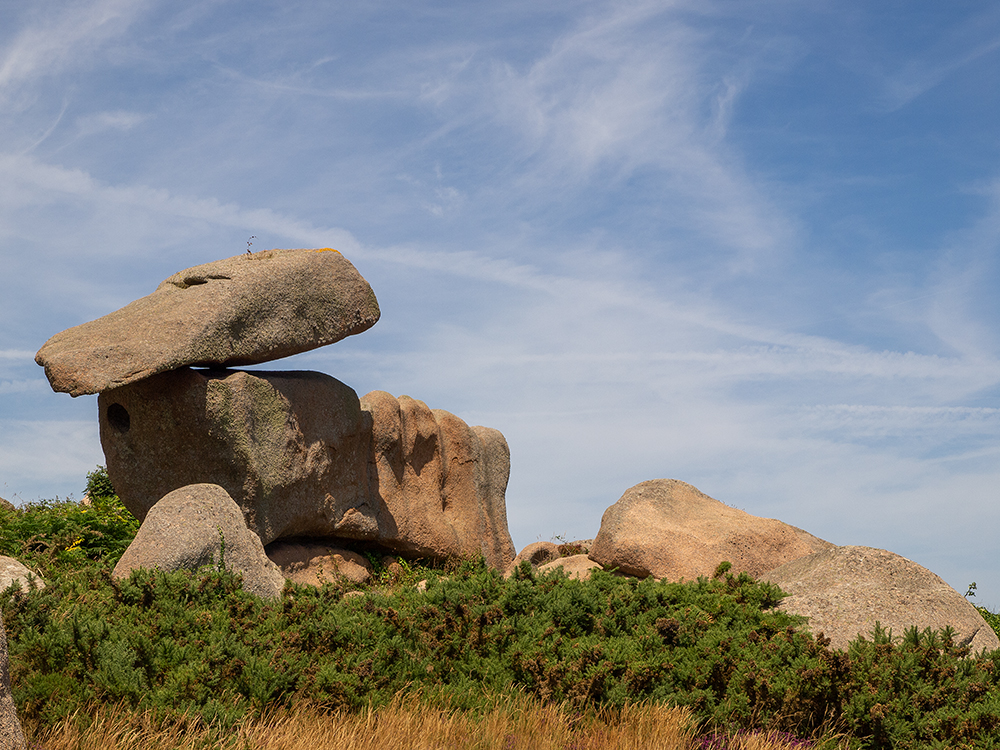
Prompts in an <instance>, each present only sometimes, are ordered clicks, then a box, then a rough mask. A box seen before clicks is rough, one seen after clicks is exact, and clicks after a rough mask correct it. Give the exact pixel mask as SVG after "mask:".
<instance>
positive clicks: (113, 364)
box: [35, 248, 379, 396]
mask: <svg viewBox="0 0 1000 750" xmlns="http://www.w3.org/2000/svg"><path fill="white" fill-rule="evenodd" d="M378 319H379V307H378V302H377V300H376V299H375V293H374V292H373V291H372V288H371V286H369V284H368V282H367V281H365V279H364V278H363V277H362V276H361V274H360V273H358V271H357V269H355V268H354V266H353V265H351V263H350V261H348V260H347V259H346V258H345V257H344V256H343V255H341V254H340V253H339V252H337V251H336V250H331V249H329V248H325V249H322V250H265V251H262V252H259V253H253V254H244V255H237V256H235V257H233V258H226V259H225V260H219V261H214V262H212V263H206V264H204V265H201V266H195V267H193V268H188V269H186V270H184V271H179V272H178V273H176V274H174V275H173V276H171V277H170V278H168V279H166V280H165V281H164V282H163V283H161V284H160V285H159V286H158V287H157V288H156V291H154V292H153V293H152V294H149V295H147V296H145V297H142V298H141V299H137V300H136V301H135V302H132V303H130V304H128V305H126V306H125V307H123V308H122V309H120V310H116V311H115V312H113V313H110V314H108V315H105V316H104V317H102V318H98V319H97V320H92V321H90V322H89V323H84V324H82V325H78V326H75V327H73V328H69V329H67V330H65V331H62V332H61V333H57V334H56V335H55V336H53V337H52V338H50V339H49V340H48V341H47V342H45V344H44V345H43V346H42V348H41V349H40V350H39V351H38V354H37V355H36V357H35V361H36V362H38V364H40V365H42V366H44V367H45V374H46V376H47V377H48V379H49V383H50V384H51V386H52V389H53V390H55V391H60V392H65V393H69V394H71V395H73V396H79V395H82V394H86V393H101V392H103V391H106V390H110V389H112V388H116V387H119V386H122V385H128V384H129V383H135V382H138V381H140V380H143V379H144V378H147V377H149V376H151V375H155V374H157V373H161V372H167V371H169V370H175V369H177V368H180V367H184V366H187V365H206V366H219V367H231V366H245V365H250V364H259V363H261V362H270V361H273V360H276V359H280V358H281V357H287V356H289V355H291V354H298V353H300V352H305V351H309V350H311V349H315V348H317V347H320V346H325V345H327V344H332V343H335V342H337V341H340V340H341V339H343V338H345V337H346V336H351V335H353V334H357V333H361V332H362V331H366V330H368V329H369V328H371V327H372V326H373V325H375V323H376V322H377V321H378Z"/></svg>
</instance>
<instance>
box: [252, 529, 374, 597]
mask: <svg viewBox="0 0 1000 750" xmlns="http://www.w3.org/2000/svg"><path fill="white" fill-rule="evenodd" d="M264 551H265V552H266V553H267V556H268V558H269V559H270V560H271V562H273V563H274V564H275V565H277V566H278V567H279V568H280V569H281V574H282V575H283V576H285V578H287V579H288V580H289V581H292V582H293V583H299V584H303V585H307V586H322V585H323V584H324V583H326V582H328V581H335V580H337V579H338V578H342V579H345V580H347V581H349V582H350V583H354V584H363V583H368V581H370V580H371V577H372V566H371V563H370V562H368V560H367V558H365V557H364V555H359V554H358V553H357V552H352V551H351V550H345V549H340V548H338V547H336V546H330V545H326V544H322V543H318V542H307V541H302V542H296V541H286V540H279V541H277V542H271V544H269V545H267V547H265V548H264Z"/></svg>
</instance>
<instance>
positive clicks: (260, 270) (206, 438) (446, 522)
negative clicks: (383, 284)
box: [35, 249, 514, 574]
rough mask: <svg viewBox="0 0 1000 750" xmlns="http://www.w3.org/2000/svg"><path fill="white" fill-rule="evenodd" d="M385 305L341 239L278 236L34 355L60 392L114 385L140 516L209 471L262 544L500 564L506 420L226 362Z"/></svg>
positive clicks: (112, 441) (367, 317) (105, 406)
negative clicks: (478, 421) (358, 543)
mask: <svg viewBox="0 0 1000 750" xmlns="http://www.w3.org/2000/svg"><path fill="white" fill-rule="evenodd" d="M378 318H379V307H378V302H377V300H376V299H375V294H374V292H373V291H372V288H371V286H370V285H369V284H368V282H367V281H365V279H364V278H363V277H362V276H361V274H360V273H358V271H357V270H356V269H355V268H354V266H353V265H352V264H351V263H350V262H349V261H348V260H347V259H346V258H344V257H343V256H342V255H341V254H340V253H339V252H337V251H336V250H330V249H323V250H268V251H263V252H259V253H254V254H244V255H239V256H236V257H233V258H228V259H226V260H221V261H217V262H214V263H208V264H205V265H202V266H196V267H194V268H189V269H187V270H185V271H181V272H180V273H177V274H174V275H173V276H171V277H170V278H168V279H167V280H165V281H164V282H163V283H162V284H160V285H159V286H158V287H157V289H156V291H154V292H153V293H152V294H150V295H148V296H146V297H143V298H142V299H139V300H136V301H135V302H132V303H131V304H129V305H127V306H125V307H123V308H122V309H120V310H117V311H116V312H113V313H111V314H109V315H106V316H104V317H103V318H99V319H97V320H94V321H91V322H89V323H84V324H83V325H79V326H76V327H74V328H70V329H68V330H66V331H63V332H62V333H58V334H56V335H55V336H53V337H52V338H51V339H49V341H47V342H46V343H45V345H44V346H43V347H42V348H41V350H39V352H38V354H37V356H36V357H35V360H36V361H37V362H38V363H39V364H40V365H42V366H44V367H45V374H46V376H47V377H48V379H49V383H50V384H51V385H52V388H53V390H55V391H59V392H66V393H69V394H71V395H73V396H79V395H81V394H92V393H98V394H100V395H99V398H98V408H99V414H100V417H99V418H100V430H101V445H102V447H103V449H104V454H105V457H106V459H107V467H108V475H109V478H110V479H111V482H112V484H113V485H114V487H115V490H116V491H117V492H118V495H119V497H120V498H121V499H122V501H123V502H124V503H125V505H126V507H127V508H128V509H129V510H130V511H131V512H132V513H133V514H135V516H136V517H137V518H138V519H139V520H140V521H142V520H144V519H145V518H146V515H147V513H148V512H149V511H150V509H151V508H152V507H153V506H154V505H155V504H156V503H157V502H158V501H159V500H160V499H161V498H163V497H164V496H166V495H167V494H169V493H171V492H172V491H174V490H177V489H179V488H182V487H187V486H190V485H199V484H212V485H218V486H219V487H221V488H223V489H224V490H225V491H226V492H227V493H228V494H229V496H230V497H231V498H232V499H233V500H234V501H235V503H236V505H237V506H238V507H239V508H240V510H241V511H242V513H243V517H244V520H245V522H246V525H247V527H248V528H249V529H250V530H251V531H253V532H254V533H255V534H256V536H257V537H259V539H260V542H261V543H262V544H265V545H266V544H268V543H270V542H273V541H275V540H278V539H288V538H297V537H311V538H322V539H334V540H335V539H354V540H366V541H368V542H371V543H373V544H377V545H379V546H381V547H384V548H386V549H388V550H392V551H396V552H398V553H401V554H406V555H410V556H423V557H431V558H444V557H447V556H451V555H454V556H470V555H476V554H482V555H483V556H484V557H485V559H486V561H487V563H488V564H490V565H491V566H493V567H496V568H498V569H501V570H502V569H503V568H504V567H506V565H507V564H508V563H509V562H510V560H511V559H512V558H513V557H514V549H513V543H512V542H511V538H510V533H509V531H508V530H507V519H506V506H505V499H504V495H505V492H506V487H507V478H508V474H509V471H510V454H509V451H508V448H507V443H506V441H505V440H504V437H503V435H501V434H500V433H499V432H498V431H496V430H492V429H489V428H486V427H470V426H468V425H467V424H465V422H463V421H462V420H461V419H459V418H458V417H456V416H454V415H453V414H449V413H448V412H444V411H440V410H431V409H428V408H427V407H426V406H425V405H424V404H423V403H422V402H420V401H417V400H415V399H411V398H409V397H408V396H401V397H400V398H398V399H397V398H394V397H393V396H390V395H389V394H388V393H384V392H381V391H375V392H372V393H369V394H368V395H367V396H365V397H364V398H362V399H359V398H358V396H357V394H356V393H355V391H354V390H353V389H352V388H350V387H349V386H347V385H345V384H344V383H341V382H340V381H338V380H336V379H334V378H332V377H330V376H328V375H324V374H322V373H318V372H301V371H295V372H264V371H243V370H234V369H230V368H232V367H238V366H245V365H251V364H259V363H263V362H269V361H273V360H276V359H279V358H281V357H286V356H289V355H292V354H296V353H299V352H305V351H309V350H311V349H315V348H317V347H320V346H325V345H327V344H332V343H335V342H337V341H340V340H341V339H343V338H345V337H346V336H351V335H353V334H357V333H362V332H363V331H366V330H367V329H369V328H370V327H371V326H373V325H374V324H375V323H376V321H378ZM137 539H138V537H137ZM123 559H124V558H123ZM137 559H138V558H137ZM119 572H121V573H123V574H127V571H119Z"/></svg>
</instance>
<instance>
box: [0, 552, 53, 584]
mask: <svg viewBox="0 0 1000 750" xmlns="http://www.w3.org/2000/svg"><path fill="white" fill-rule="evenodd" d="M14 581H17V582H18V583H20V584H21V591H31V589H32V587H34V588H36V589H44V588H45V581H43V580H42V579H41V578H39V577H38V575H37V574H35V573H34V572H32V571H31V570H29V569H28V568H27V567H25V566H24V564H23V563H21V562H20V561H19V560H15V559H14V558H13V557H4V556H2V555H0V591H4V590H5V589H6V588H7V587H8V586H10V585H11V584H12V583H14Z"/></svg>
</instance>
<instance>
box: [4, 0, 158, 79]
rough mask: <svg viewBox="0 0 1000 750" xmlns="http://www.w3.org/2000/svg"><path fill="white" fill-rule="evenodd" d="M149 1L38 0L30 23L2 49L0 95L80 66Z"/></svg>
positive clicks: (122, 30)
mask: <svg viewBox="0 0 1000 750" xmlns="http://www.w3.org/2000/svg"><path fill="white" fill-rule="evenodd" d="M147 4H148V3H146V2H144V1H143V0H97V1H96V2H81V3H77V4H76V5H69V6H63V7H60V8H58V9H53V8H51V7H49V8H45V7H43V6H44V5H45V4H42V3H39V4H38V6H37V7H36V8H34V10H35V11H36V12H30V11H29V12H28V13H27V14H26V16H27V19H28V22H29V25H27V26H26V27H25V28H23V29H22V30H21V32H20V33H18V35H17V36H16V37H15V38H14V39H13V41H12V42H11V44H10V45H9V46H8V47H7V48H6V49H5V50H4V51H3V56H2V58H0V94H2V93H4V92H5V91H9V90H11V89H12V88H13V87H15V86H18V85H21V84H24V83H27V82H30V81H32V80H34V79H36V78H38V77H40V76H44V75H50V74H53V73H56V72H59V71H62V70H64V69H66V68H67V67H69V66H74V65H78V64H79V63H80V60H81V58H83V57H85V56H86V55H88V54H90V53H91V52H92V51H93V50H95V49H96V48H98V47H99V46H101V45H102V44H103V43H105V42H107V41H108V40H109V39H112V38H114V37H116V36H118V35H120V34H121V33H123V32H124V31H125V30H126V29H127V28H128V26H129V24H130V23H131V22H132V20H133V19H134V18H135V16H136V15H137V14H138V12H139V11H140V9H141V8H142V7H143V6H145V5H147ZM46 10H47V11H48V13H46Z"/></svg>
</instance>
